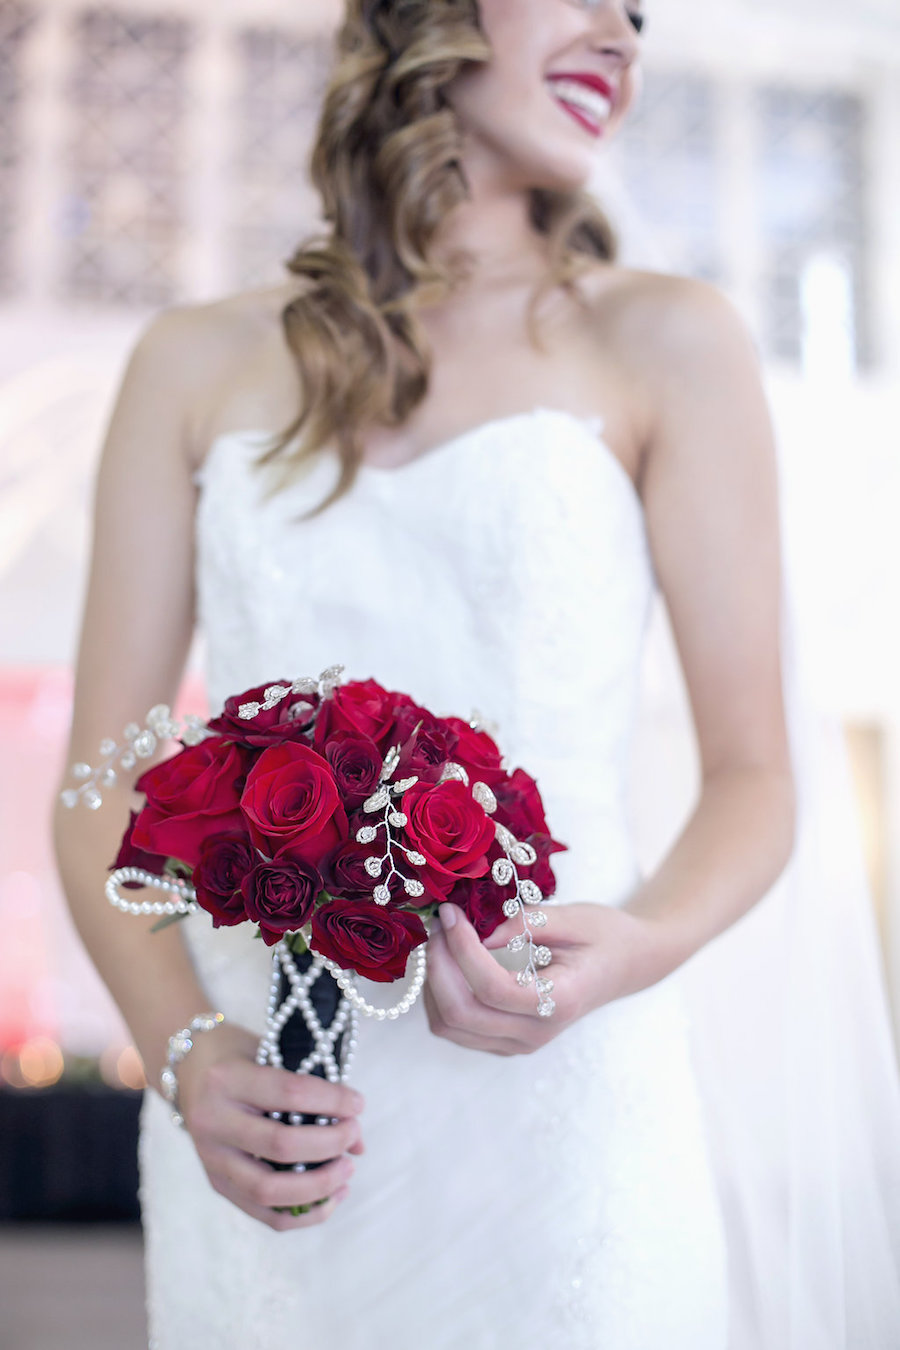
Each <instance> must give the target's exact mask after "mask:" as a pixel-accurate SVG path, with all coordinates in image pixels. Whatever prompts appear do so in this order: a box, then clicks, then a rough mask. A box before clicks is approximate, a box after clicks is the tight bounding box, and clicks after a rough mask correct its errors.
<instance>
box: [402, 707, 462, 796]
mask: <svg viewBox="0 0 900 1350" xmlns="http://www.w3.org/2000/svg"><path fill="white" fill-rule="evenodd" d="M391 739H392V741H393V742H394V743H395V744H398V745H400V747H401V750H400V758H399V760H398V761H397V768H396V770H395V771H394V777H395V778H406V777H408V776H411V775H412V774H415V775H416V776H417V777H419V778H421V780H422V781H423V782H426V783H436V782H437V780H438V779H439V778H440V776H441V770H442V769H443V767H444V765H445V764H446V763H447V760H448V759H455V758H456V753H455V751H456V743H457V741H458V740H459V737H458V736H457V734H456V732H455V731H454V730H453V729H452V728H451V727H448V726H447V724H446V721H445V719H444V718H441V717H435V716H434V714H433V713H430V712H429V711H428V709H427V708H420V707H418V705H417V704H415V703H412V704H410V706H409V707H408V708H403V709H401V711H400V713H399V714H398V716H397V720H396V722H395V723H394V729H393V731H392V733H391Z"/></svg>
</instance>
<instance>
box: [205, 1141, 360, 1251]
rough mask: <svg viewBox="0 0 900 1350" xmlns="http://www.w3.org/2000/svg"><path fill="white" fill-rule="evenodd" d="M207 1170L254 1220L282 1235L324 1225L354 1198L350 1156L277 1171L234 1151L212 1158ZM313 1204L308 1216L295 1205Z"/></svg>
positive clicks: (220, 1151) (221, 1190) (216, 1152)
mask: <svg viewBox="0 0 900 1350" xmlns="http://www.w3.org/2000/svg"><path fill="white" fill-rule="evenodd" d="M207 1172H208V1175H209V1178H210V1181H211V1183H212V1185H213V1187H214V1188H215V1190H216V1191H218V1193H219V1194H220V1195H222V1196H224V1197H225V1199H227V1200H230V1201H231V1202H232V1204H235V1205H237V1206H238V1208H239V1209H242V1210H243V1211H244V1212H245V1213H246V1214H249V1215H250V1216H251V1218H254V1219H258V1220H259V1221H260V1223H264V1224H266V1225H267V1226H268V1227H269V1228H274V1229H276V1230H277V1231H286V1230H288V1229H291V1228H308V1227H311V1226H312V1225H313V1224H318V1223H323V1222H324V1221H325V1220H326V1219H327V1218H329V1217H330V1215H331V1214H333V1213H334V1210H335V1208H336V1206H337V1205H338V1204H339V1203H340V1202H341V1200H342V1199H344V1198H345V1197H346V1195H347V1194H348V1189H349V1188H348V1186H347V1182H348V1181H349V1179H350V1177H351V1175H352V1173H353V1163H352V1162H351V1161H350V1159H349V1158H339V1159H336V1160H335V1161H334V1162H331V1163H328V1164H326V1165H325V1166H324V1167H320V1168H316V1169H315V1170H314V1171H312V1172H304V1173H296V1172H276V1171H273V1169H272V1168H270V1167H268V1166H266V1164H265V1163H260V1162H256V1161H254V1160H253V1159H251V1158H247V1157H245V1156H244V1155H243V1154H241V1153H238V1152H237V1151H235V1150H233V1149H225V1148H223V1149H214V1150H210V1151H209V1153H208V1155H207ZM307 1205H311V1206H313V1208H312V1209H311V1210H310V1211H309V1212H308V1213H304V1214H298V1215H294V1214H291V1213H290V1210H291V1208H292V1207H297V1208H298V1207H300V1206H307Z"/></svg>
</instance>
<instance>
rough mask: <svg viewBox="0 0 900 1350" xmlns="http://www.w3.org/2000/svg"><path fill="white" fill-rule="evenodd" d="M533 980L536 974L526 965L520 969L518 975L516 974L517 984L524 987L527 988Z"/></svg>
mask: <svg viewBox="0 0 900 1350" xmlns="http://www.w3.org/2000/svg"><path fill="white" fill-rule="evenodd" d="M533 980H534V974H533V972H532V971H531V970H529V968H528V967H527V966H526V967H525V969H524V970H520V971H519V973H518V975H517V976H516V982H517V984H521V985H522V986H523V988H526V987H527V986H528V985H529V984H531V982H532V981H533Z"/></svg>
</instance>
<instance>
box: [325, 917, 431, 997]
mask: <svg viewBox="0 0 900 1350" xmlns="http://www.w3.org/2000/svg"><path fill="white" fill-rule="evenodd" d="M427 937H428V934H427V933H426V931H425V926H424V924H423V923H422V920H421V919H420V918H419V916H418V915H417V914H408V913H407V912H406V911H405V910H402V909H381V908H379V906H377V905H376V904H374V903H373V902H372V901H366V900H350V901H344V900H334V901H332V903H331V904H328V905H323V906H322V908H321V909H317V910H316V912H315V914H314V915H313V921H312V948H313V950H314V951H317V952H319V953H320V954H321V955H322V956H327V957H328V958H329V959H330V960H332V961H336V962H337V964H338V965H339V966H340V967H341V968H342V969H343V970H355V971H356V973H357V974H358V975H362V976H363V977H364V978H365V979H367V980H377V981H378V983H379V984H389V983H390V982H391V981H392V980H399V979H400V978H401V977H402V975H403V973H404V971H405V970H406V963H407V961H408V959H409V954H410V952H411V951H412V950H413V948H414V947H418V946H419V944H420V943H421V942H425V941H426V939H427Z"/></svg>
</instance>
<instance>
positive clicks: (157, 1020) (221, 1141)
mask: <svg viewBox="0 0 900 1350" xmlns="http://www.w3.org/2000/svg"><path fill="white" fill-rule="evenodd" d="M208 323H209V321H208V320H205V321H204V319H203V317H202V314H198V312H197V311H194V310H190V309H184V310H171V311H168V312H166V313H164V314H162V315H160V316H158V317H157V318H156V319H155V320H154V321H153V322H152V323H151V324H150V325H149V327H148V328H147V330H146V331H145V332H144V334H143V335H142V337H141V338H140V339H139V341H138V343H137V345H136V347H135V349H134V352H133V353H132V356H131V360H130V362H129V364H128V368H127V370H126V373H125V376H124V378H123V381H122V385H121V387H120V390H119V394H118V398H117V401H116V405H115V408H114V411H113V415H112V418H111V421H110V425H109V429H108V432H107V436H106V441H105V444H104V447H103V453H102V457H101V463H100V469H99V474H98V477H97V483H96V494H95V503H94V535H93V550H92V558H91V568H90V576H89V583H88V589H87V597H86V602H85V608H84V614H83V622H82V629H81V636H80V642H79V651H78V660H77V669H76V679H75V701H74V711H73V718H72V726H71V733H70V739H69V745H68V750H67V753H66V760H65V765H66V768H68V766H69V765H71V764H72V763H74V762H75V761H79V760H80V761H84V762H87V763H91V764H93V763H96V762H97V758H98V756H97V750H98V746H99V743H100V741H101V740H102V739H103V738H104V737H107V736H114V737H115V736H120V735H121V732H122V729H123V727H124V726H125V725H126V724H127V723H129V722H142V720H143V718H144V716H145V714H146V712H147V710H148V709H149V708H150V707H152V706H153V705H154V704H157V703H168V704H170V705H171V704H173V703H174V701H175V695H176V692H177V689H178V685H179V682H180V679H181V677H182V674H183V671H184V666H185V662H186V659H187V653H188V650H189V646H190V641H191V635H192V632H193V625H194V587H193V575H194V567H193V535H194V526H193V518H194V509H195V494H196V489H195V486H194V484H193V481H192V477H191V464H190V459H189V452H188V448H187V447H188V446H189V444H190V436H191V428H190V425H189V415H188V411H187V410H188V408H189V407H191V406H192V404H191V398H192V393H193V391H192V388H191V382H193V383H196V382H197V381H198V380H202V378H203V376H204V370H203V362H204V355H203V351H204V341H203V340H204V336H205V331H204V327H205V325H206V326H208ZM187 372H190V374H188V373H187ZM193 406H196V404H194V405H193ZM171 748H172V747H169V749H170V750H171ZM156 758H159V756H158V755H157V756H156ZM152 762H153V761H152V760H151V761H146V760H145V761H143V762H142V767H147V765H148V763H152ZM135 776H136V775H135ZM68 785H70V783H69V782H68V781H67V778H66V776H64V778H63V781H61V783H60V788H62V787H63V786H68ZM103 795H104V805H103V807H102V809H101V810H99V811H89V810H87V809H85V808H84V807H83V806H82V805H79V806H77V807H76V808H74V809H71V808H66V807H64V806H62V805H61V804H60V802H59V796H58V794H57V804H56V806H55V809H54V815H53V837H54V845H55V849H56V857H57V864H58V868H59V872H60V876H61V879H62V882H63V886H64V889H65V892H66V896H67V899H68V902H69V906H70V908H71V911H72V915H73V918H74V920H75V923H76V926H77V928H78V930H79V932H80V934H81V937H82V939H83V940H84V944H85V946H86V948H87V950H88V952H89V953H90V955H91V957H92V959H93V961H94V963H95V965H96V966H97V969H98V970H99V972H100V975H101V976H102V978H103V979H104V981H105V982H106V984H107V986H108V987H109V989H110V992H111V993H112V996H113V998H114V999H115V1001H116V1003H117V1004H118V1006H119V1008H120V1009H121V1011H122V1014H123V1016H124V1018H125V1021H126V1022H127V1024H128V1026H129V1028H130V1030H131V1033H132V1035H133V1037H134V1041H135V1044H136V1046H137V1048H138V1051H139V1052H140V1054H141V1057H142V1059H143V1061H144V1065H145V1068H146V1072H147V1078H148V1081H149V1082H150V1083H151V1084H154V1085H155V1084H156V1083H158V1082H159V1072H160V1069H161V1068H162V1066H163V1063H164V1060H165V1054H166V1047H167V1042H168V1038H169V1036H170V1035H172V1033H173V1032H175V1031H176V1030H177V1029H178V1028H180V1027H183V1026H186V1025H187V1024H188V1022H189V1021H190V1020H191V1018H192V1017H194V1016H195V1015H196V1014H197V1013H199V1012H203V1011H206V1010H207V1009H209V1007H210V1000H209V996H208V994H207V993H206V992H205V991H204V989H203V987H202V985H201V984H200V982H199V981H198V979H197V975H196V973H195V971H194V968H193V965H192V963H191V961H190V958H189V956H188V952H187V949H186V946H185V943H184V939H183V935H182V933H181V930H180V925H177V924H176V925H173V926H171V927H169V928H167V929H164V930H161V931H159V932H156V933H151V932H150V929H151V927H152V925H153V923H154V920H153V919H152V918H149V917H148V918H146V919H144V918H137V917H133V916H131V915H123V914H121V913H119V912H118V911H115V910H113V909H112V907H111V906H110V905H109V904H108V902H107V900H106V898H105V896H104V889H103V888H104V881H105V878H106V876H107V868H108V867H109V865H110V864H111V863H112V861H113V859H114V858H115V856H116V852H117V849H118V844H119V841H120V839H121V836H122V833H123V831H124V829H125V827H126V825H127V822H128V811H129V807H130V806H134V807H137V806H139V805H140V804H141V799H140V798H139V796H138V794H136V793H135V792H134V791H133V790H132V789H131V788H130V786H129V785H127V784H124V783H123V784H121V785H119V786H117V787H115V788H112V789H104V794H103ZM135 894H138V893H135ZM188 921H189V920H188ZM260 997H261V998H262V997H264V991H262V992H261V995H260ZM255 1047H256V1039H255V1037H254V1036H253V1035H252V1034H251V1033H250V1032H249V1031H248V1030H246V1029H245V1028H242V1027H239V1026H235V1025H232V1024H230V1023H227V1022H226V1023H225V1024H223V1025H222V1026H221V1027H219V1028H217V1029H216V1030H215V1031H213V1032H212V1033H210V1034H209V1035H204V1036H199V1037H198V1038H197V1042H196V1045H195V1048H194V1049H193V1050H192V1052H191V1054H190V1055H189V1056H187V1058H186V1059H185V1060H184V1062H183V1064H182V1065H181V1067H180V1069H179V1080H180V1094H179V1095H180V1104H181V1106H182V1109H183V1113H184V1116H185V1120H186V1123H187V1126H188V1128H189V1129H190V1131H191V1134H192V1135H193V1138H194V1142H195V1144H196V1145H197V1148H198V1152H199V1153H200V1156H201V1159H202V1161H203V1163H204V1166H205V1167H206V1169H207V1172H208V1173H209V1176H210V1179H211V1181H212V1184H213V1185H214V1186H215V1187H216V1188H217V1189H218V1190H220V1191H221V1192H222V1193H223V1194H225V1195H227V1196H228V1198H229V1199H232V1200H233V1201H234V1202H235V1203H236V1204H238V1205H240V1207H241V1208H242V1209H245V1210H246V1211H247V1212H248V1213H250V1214H253V1215H254V1216H255V1217H257V1218H259V1219H261V1220H262V1221H263V1222H266V1223H268V1224H270V1225H271V1226H273V1227H278V1228H285V1227H297V1226H300V1225H302V1224H308V1223H310V1222H315V1221H320V1220H321V1218H323V1217H327V1215H328V1214H329V1213H330V1212H331V1210H332V1208H333V1204H334V1201H333V1200H332V1201H331V1202H330V1203H329V1204H328V1205H322V1206H321V1207H320V1208H319V1209H317V1210H315V1211H313V1213H312V1214H310V1215H308V1216H306V1217H304V1218H292V1217H290V1216H288V1215H283V1214H278V1215H276V1214H274V1213H273V1212H272V1210H271V1208H270V1207H271V1206H274V1205H288V1206H289V1205H299V1204H306V1203H309V1202H311V1201H313V1200H320V1199H322V1198H324V1197H326V1196H331V1195H333V1194H334V1193H335V1192H337V1191H338V1189H339V1187H340V1186H341V1184H342V1183H343V1182H344V1181H345V1180H346V1179H347V1176H349V1172H350V1171H351V1170H352V1164H351V1163H350V1160H349V1159H346V1158H341V1154H343V1153H344V1151H345V1150H348V1149H352V1150H354V1151H360V1149H361V1141H360V1134H359V1125H358V1122H357V1120H356V1113H357V1112H358V1110H359V1099H358V1097H357V1094H355V1093H351V1092H350V1091H349V1090H348V1089H346V1088H343V1087H341V1086H339V1085H335V1084H331V1083H325V1082H323V1081H322V1080H321V1079H318V1078H300V1077H298V1076H297V1075H294V1074H290V1073H288V1072H286V1071H285V1070H280V1069H274V1068H271V1067H266V1068H262V1067H260V1066H258V1065H256V1064H255V1063H254V1051H255ZM265 1110H292V1111H297V1112H314V1113H317V1114H318V1113H321V1114H327V1115H331V1116H337V1117H340V1118H341V1123H340V1124H338V1125H336V1126H334V1127H319V1126H312V1127H308V1128H306V1129H304V1128H303V1127H297V1128H293V1127H291V1128H288V1127H285V1126H283V1125H281V1124H279V1123H278V1122H275V1121H270V1120H267V1119H266V1118H265V1117H264V1115H263V1114H262V1113H263V1111H265ZM173 1128H174V1126H173ZM254 1154H255V1155H257V1157H268V1158H272V1159H274V1160H277V1161H284V1162H301V1161H303V1162H309V1161H317V1160H321V1159H324V1158H337V1159H339V1161H338V1162H336V1163H334V1164H331V1165H329V1166H328V1167H323V1168H321V1169H317V1170H314V1171H312V1172H310V1173H309V1174H308V1175H306V1176H302V1175H295V1174H294V1173H292V1172H283V1173H276V1172H273V1171H272V1169H271V1168H268V1167H266V1166H265V1165H264V1164H262V1163H260V1162H258V1161H255V1160H254V1159H253V1157H252V1156H251V1155H254ZM288 1155H290V1156H288Z"/></svg>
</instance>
